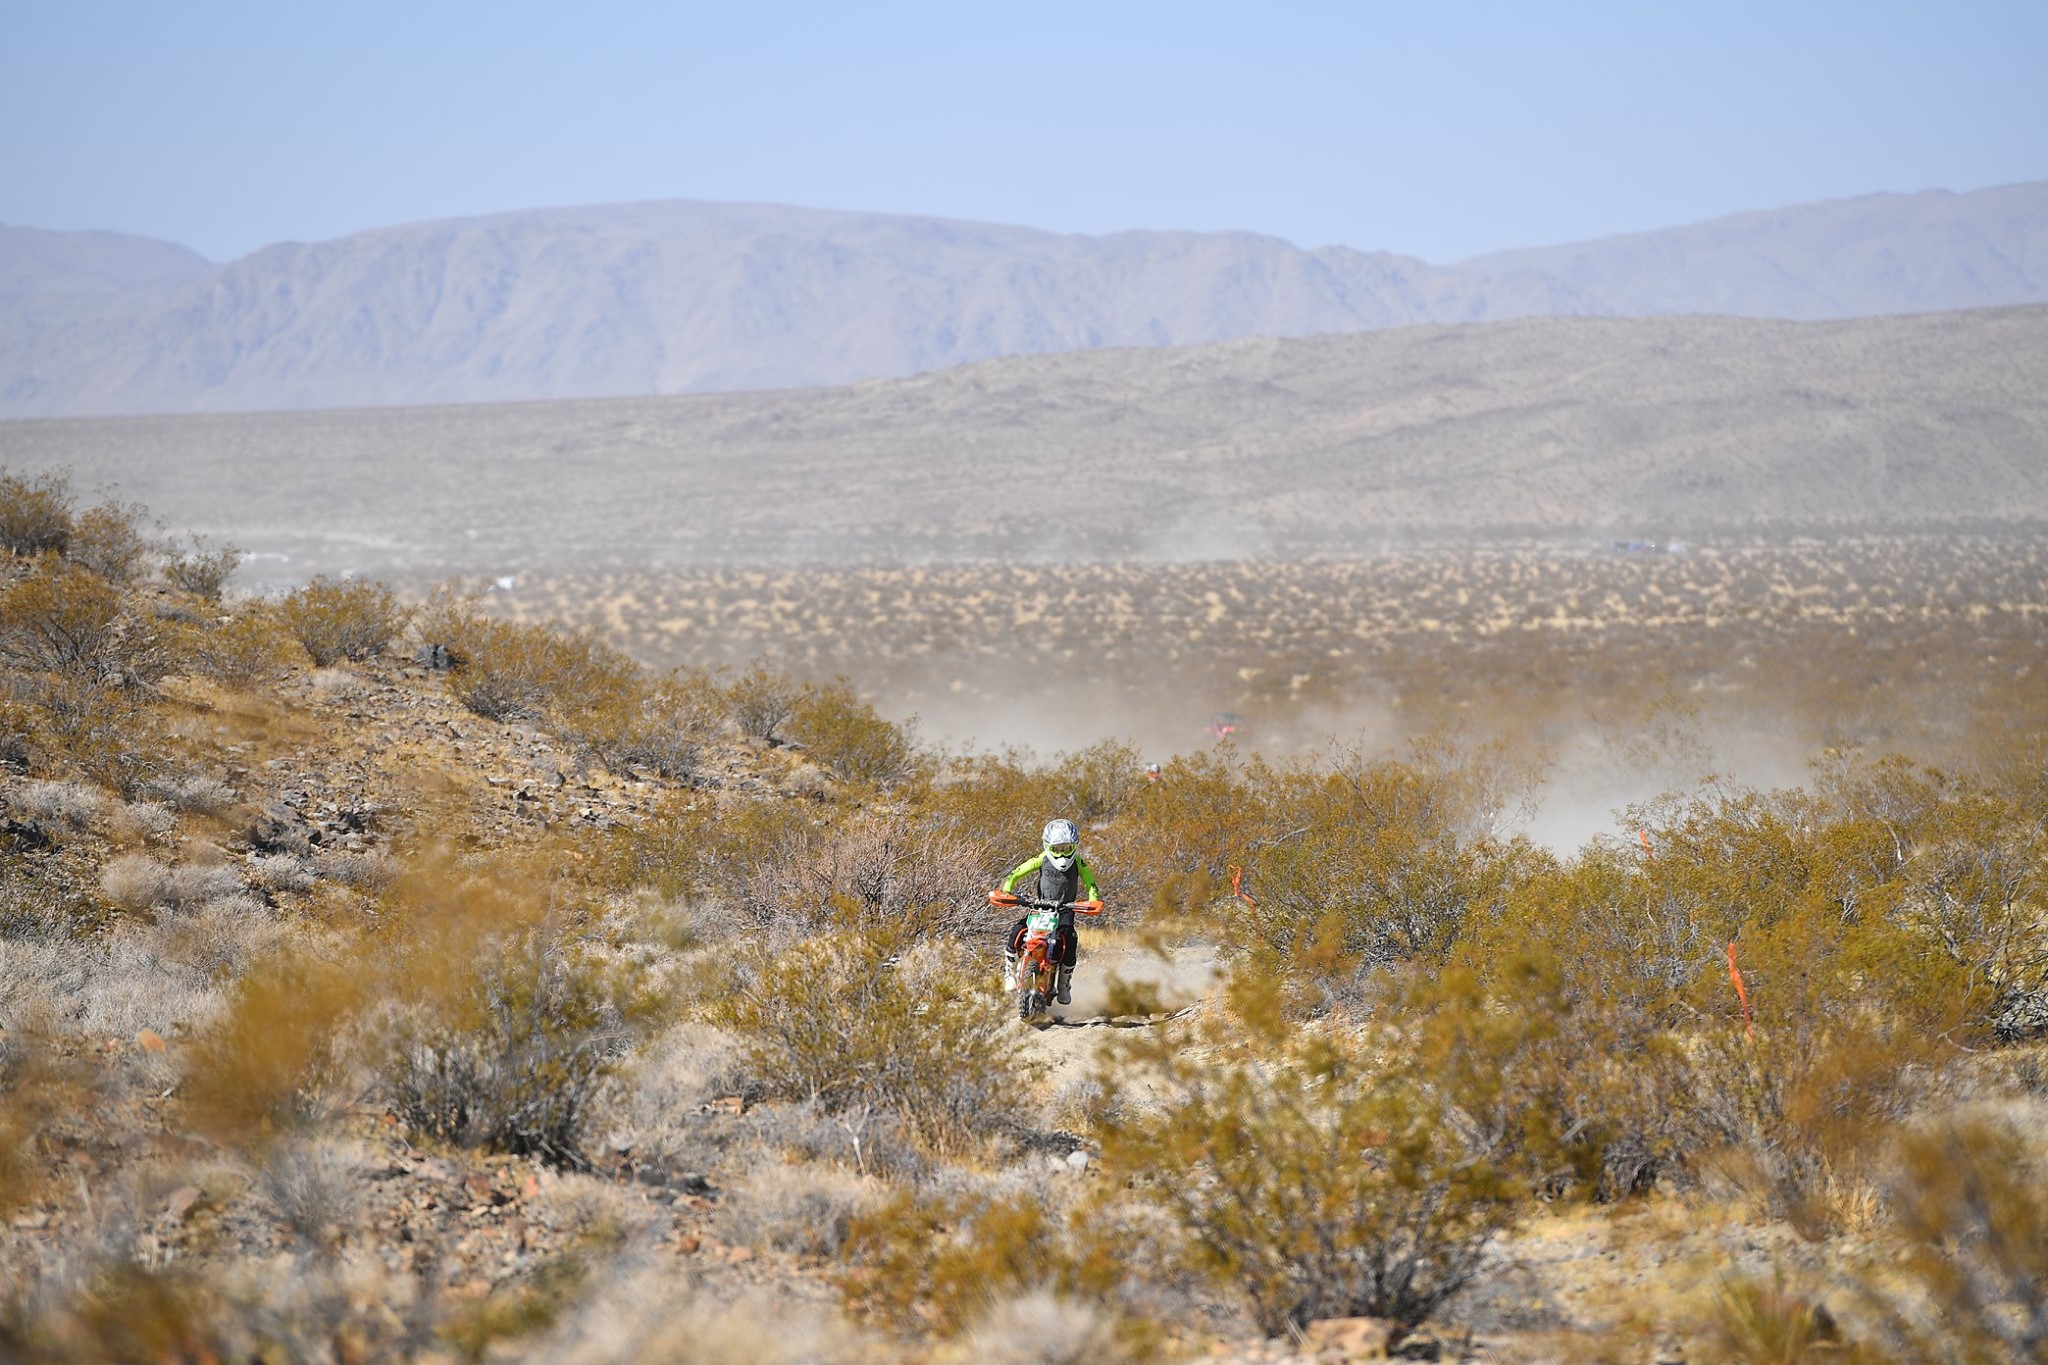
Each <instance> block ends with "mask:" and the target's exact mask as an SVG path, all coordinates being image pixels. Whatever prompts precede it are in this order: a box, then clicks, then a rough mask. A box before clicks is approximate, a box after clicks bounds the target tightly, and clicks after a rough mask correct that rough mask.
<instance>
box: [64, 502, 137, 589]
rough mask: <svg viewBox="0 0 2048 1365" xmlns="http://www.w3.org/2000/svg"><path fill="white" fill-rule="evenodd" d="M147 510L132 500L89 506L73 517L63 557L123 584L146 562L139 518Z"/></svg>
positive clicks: (117, 583)
mask: <svg viewBox="0 0 2048 1365" xmlns="http://www.w3.org/2000/svg"><path fill="white" fill-rule="evenodd" d="M148 515H149V514H148V511H147V510H146V509H145V508H143V507H142V506H140V505H139V504H135V503H119V502H106V503H101V504H99V505H98V506H96V507H88V508H86V509H85V510H84V511H83V512H80V513H79V514H78V515H77V516H76V517H74V518H73V519H72V524H71V539H70V543H69V544H68V545H66V546H65V547H64V557H65V558H66V559H68V560H70V561H71V562H72V563H73V564H76V565H78V566H79V567H80V568H84V569H90V570H92V572H94V573H96V574H98V575H99V576H100V577H101V578H104V579H106V580H107V581H108V582H109V583H113V584H116V585H126V584H128V583H131V582H133V581H134V580H135V578H136V577H137V576H138V575H139V574H140V573H141V572H142V569H143V566H144V565H145V564H146V563H147V562H148V559H149V553H150V543H149V538H148V537H147V536H145V535H144V534H143V533H142V527H141V522H142V520H143V519H144V518H145V517H147V516H148Z"/></svg>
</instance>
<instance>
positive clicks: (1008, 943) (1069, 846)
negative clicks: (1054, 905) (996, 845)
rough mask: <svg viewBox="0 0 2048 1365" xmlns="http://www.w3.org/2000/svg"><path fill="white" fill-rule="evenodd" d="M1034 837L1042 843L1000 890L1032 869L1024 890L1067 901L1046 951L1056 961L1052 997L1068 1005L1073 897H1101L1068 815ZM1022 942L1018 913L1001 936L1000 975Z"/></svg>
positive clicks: (1012, 967) (1008, 974) (1009, 971)
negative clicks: (1032, 883) (1032, 881)
mask: <svg viewBox="0 0 2048 1365" xmlns="http://www.w3.org/2000/svg"><path fill="white" fill-rule="evenodd" d="M1039 838H1040V842H1041V843H1042V844H1043V845H1044V847H1043V848H1041V849H1040V850H1039V851H1038V852H1037V853H1036V854H1033V855H1032V856H1031V857H1029V858H1026V859H1025V860H1024V861H1023V862H1021V863H1018V864H1017V866H1015V867H1014V868H1012V869H1010V875H1009V876H1007V877H1005V878H1003V890H1005V891H1008V892H1012V893H1015V892H1016V891H1017V888H1018V886H1019V885H1020V884H1023V883H1025V882H1026V881H1027V880H1028V879H1030V878H1031V877H1032V876H1033V874H1034V873H1035V874H1036V876H1037V881H1036V884H1035V887H1034V886H1026V887H1025V889H1024V891H1023V894H1024V895H1027V896H1036V897H1037V898H1038V899H1039V900H1042V901H1056V902H1058V903H1059V904H1060V905H1062V906H1066V907H1068V908H1066V909H1063V910H1061V911H1060V912H1059V927H1058V928H1057V929H1056V930H1054V932H1053V942H1052V949H1051V957H1052V960H1053V961H1054V962H1055V963H1057V964H1058V967H1059V970H1058V971H1057V972H1056V973H1055V974H1054V978H1053V992H1054V998H1055V999H1057V1000H1058V1001H1059V1002H1060V1003H1061V1004H1062V1005H1071V1004H1073V1003H1074V997H1073V985H1074V961H1075V959H1076V957H1078V956H1079V951H1080V945H1079V943H1078V942H1077V940H1076V935H1075V933H1074V911H1073V909H1072V907H1073V904H1074V902H1075V901H1092V900H1100V899H1101V895H1100V893H1099V892H1098V891H1097V890H1096V888H1095V872H1094V870H1093V869H1091V868H1090V867H1089V866H1088V860H1087V859H1085V858H1083V857H1082V856H1081V833H1080V831H1079V830H1077V829H1075V828H1074V822H1073V821H1072V820H1052V821H1048V822H1047V823H1046V826H1045V832H1044V833H1043V834H1042V835H1040V836H1039ZM1083 892H1086V894H1085V895H1084V894H1083ZM1023 945H1024V920H1023V919H1019V920H1018V921H1017V922H1016V923H1015V924H1013V925H1011V926H1010V932H1009V936H1008V937H1007V938H1005V939H1004V940H1003V966H1004V969H1005V973H1004V979H1005V980H1011V979H1014V978H1015V976H1016V974H1017V954H1018V952H1019V951H1021V949H1022V948H1023Z"/></svg>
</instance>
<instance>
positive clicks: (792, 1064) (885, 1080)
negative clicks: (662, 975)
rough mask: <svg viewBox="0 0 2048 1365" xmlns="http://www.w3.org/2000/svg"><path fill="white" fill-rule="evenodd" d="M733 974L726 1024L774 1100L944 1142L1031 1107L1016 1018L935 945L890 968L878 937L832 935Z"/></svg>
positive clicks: (741, 961)
mask: <svg viewBox="0 0 2048 1365" xmlns="http://www.w3.org/2000/svg"><path fill="white" fill-rule="evenodd" d="M734 972H735V980H734V988H733V991H732V994H731V995H730V997H729V998H728V999H727V1000H726V1001H725V1002H724V1003H723V1004H722V1005H721V1006H720V1007H719V1010H718V1016H719V1019H718V1021H719V1022H720V1023H722V1024H724V1025H726V1026H728V1027H730V1028H732V1029H733V1030H734V1031H735V1032H736V1033H737V1034H738V1035H739V1036H740V1038H741V1040H742V1043H743V1045H744V1047H745V1049H746V1058H747V1064H748V1066H749V1068H750V1070H751V1071H752V1073H753V1074H754V1075H755V1076H756V1077H757V1078H758V1079H759V1080H760V1081H761V1083H762V1084H763V1085H764V1086H765V1087H766V1088H767V1089H768V1090H769V1092H770V1093H772V1094H774V1095H777V1096H781V1097H784V1098H788V1099H796V1100H807V1101H810V1102H812V1103H815V1104H818V1105H820V1106H822V1107H823V1108H825V1109H827V1110H829V1111H832V1112H841V1111H844V1110H847V1109H851V1108H855V1107H859V1106H866V1107H868V1108H871V1109H875V1110H881V1111H885V1112H891V1113H897V1114H900V1115H901V1116H902V1117H903V1118H904V1119H905V1121H906V1122H908V1123H909V1124H911V1125H912V1126H913V1127H914V1128H915V1129H916V1130H917V1131H918V1132H919V1133H920V1134H922V1135H923V1136H924V1137H925V1138H926V1139H927V1140H928V1141H931V1142H934V1143H937V1144H940V1145H945V1144H949V1143H954V1142H957V1141H958V1140H960V1139H961V1138H963V1137H965V1136H966V1135H968V1134H971V1133H975V1132H981V1131H986V1130H988V1129H989V1128H991V1127H995V1126H999V1125H1001V1124H1004V1123H1006V1122H1010V1121H1013V1120H1014V1118H1015V1117H1016V1116H1017V1115H1018V1114H1019V1113H1020V1112H1021V1111H1022V1110H1023V1109H1024V1107H1025V1106H1026V1105H1028V1103H1029V1096H1028V1094H1027V1093H1026V1089H1025V1087H1026V1084H1027V1077H1026V1075H1025V1073H1024V1072H1023V1071H1022V1070H1021V1069H1020V1064H1019V1062H1018V1060H1017V1057H1016V1052H1015V1049H1014V1047H1013V1046H1012V1044H1011V1040H1010V1033H1009V1030H1008V1029H1006V1028H1005V1027H1004V1025H1005V1023H1006V1021H1007V1017H1008V1015H1007V1011H1005V1010H1004V1009H1003V1008H1001V1004H1000V1002H998V1001H996V1000H994V999H992V998H991V997H990V996H989V995H988V993H987V992H986V990H985V989H977V988H976V986H975V985H974V983H973V982H972V981H970V979H969V978H968V977H966V976H965V975H963V974H962V973H961V971H959V970H958V969H956V968H955V967H954V966H952V965H951V964H950V963H949V962H948V961H947V959H945V958H944V957H942V956H940V955H938V954H936V953H934V952H932V951H930V950H928V949H927V950H923V951H920V952H917V953H910V954H906V955H904V956H903V957H902V958H901V959H896V960H892V959H891V958H890V957H889V953H888V947H887V945H886V944H884V943H881V942H878V941H877V940H876V939H875V938H874V937H872V936H869V935H866V934H858V933H828V934H820V935H817V936H816V937H813V938H809V939H806V940H803V941H800V942H798V943H796V944H794V945H792V946H791V947H790V948H788V949H787V950H786V951H784V952H782V953H780V954H772V955H771V953H770V952H769V951H768V950H767V949H765V948H763V947H760V946H752V947H749V948H747V949H745V950H742V952H741V953H740V954H739V955H738V959H737V961H736V962H735V964H734Z"/></svg>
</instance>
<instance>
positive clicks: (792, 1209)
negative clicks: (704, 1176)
mask: <svg viewBox="0 0 2048 1365" xmlns="http://www.w3.org/2000/svg"><path fill="white" fill-rule="evenodd" d="M880 1198H881V1186H880V1185H879V1183H878V1182H876V1181H874V1180H871V1179H868V1178H865V1177H862V1176H859V1175H855V1174H853V1173H852V1172H850V1171H844V1170H837V1169H834V1168H833V1167H830V1166H810V1165H802V1166H792V1165H788V1164H786V1163H782V1162H776V1163H772V1164H768V1165H762V1166H757V1167H755V1168H754V1169H753V1170H752V1171H751V1172H749V1173H748V1175H747V1177H746V1179H744V1180H743V1181H741V1182H740V1183H739V1184H738V1185H737V1186H736V1187H733V1188H730V1189H728V1190H727V1191H726V1194H725V1197H724V1198H723V1199H722V1200H720V1201H719V1208H718V1219H717V1226H718V1230H719V1234H720V1235H721V1236H723V1237H725V1238H727V1239H728V1240H730V1241H734V1242H739V1243H742V1244H744V1245H746V1246H751V1247H754V1248H756V1249H758V1250H761V1251H782V1252H788V1253H790V1254H792V1255H796V1256H817V1257H824V1258H827V1259H830V1258H833V1257H836V1256H838V1255H839V1253H840V1251H841V1250H842V1249H843V1248H844V1247H845V1246H846V1243H847V1239H848V1237H849V1236H850V1235H851V1233H852V1229H853V1224H854V1220H855V1219H857V1218H859V1217H860V1216H861V1215H862V1214H863V1213H865V1212H867V1211H868V1210H869V1209H871V1208H873V1207H874V1206H875V1205H876V1204H878V1203H879V1202H880Z"/></svg>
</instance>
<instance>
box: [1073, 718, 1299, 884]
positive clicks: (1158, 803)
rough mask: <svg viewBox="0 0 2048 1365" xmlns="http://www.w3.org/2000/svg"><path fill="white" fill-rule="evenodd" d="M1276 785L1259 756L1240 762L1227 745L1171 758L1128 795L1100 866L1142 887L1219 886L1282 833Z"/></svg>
mask: <svg viewBox="0 0 2048 1365" xmlns="http://www.w3.org/2000/svg"><path fill="white" fill-rule="evenodd" d="M1278 781H1279V778H1278V775H1277V774H1276V773H1275V772H1274V771H1273V770H1272V769H1271V768H1270V767H1268V766H1267V765H1266V764H1265V763H1264V762H1263V761H1262V760H1261V759H1259V758H1258V757H1257V756H1252V757H1250V758H1242V757H1240V756H1239V755H1237V754H1236V753H1235V752H1233V751H1231V750H1230V749H1229V748H1227V747H1224V748H1220V749H1215V750H1204V751H1202V752H1200V753H1196V754H1184V755H1180V756H1177V757H1175V758H1174V759H1173V761H1172V762H1170V763H1167V764H1165V765H1163V767H1162V769H1161V771H1160V773H1159V777H1158V780H1156V781H1150V782H1146V783H1145V784H1144V785H1143V786H1141V787H1139V788H1138V789H1137V790H1136V791H1134V792H1133V793H1131V796H1130V798H1129V800H1128V802H1127V803H1126V813H1125V816H1124V818H1123V819H1121V820H1120V821H1119V822H1118V824H1117V827H1116V829H1115V830H1113V831H1112V832H1111V833H1112V837H1113V840H1114V842H1113V844H1112V845H1111V846H1110V847H1107V848H1105V849H1104V850H1103V855H1102V859H1101V861H1102V862H1103V863H1104V865H1106V866H1115V867H1119V868H1121V869H1122V870H1123V871H1122V875H1124V876H1125V877H1127V878H1129V879H1131V880H1133V881H1135V882H1136V883H1137V884H1138V885H1140V886H1150V887H1159V888H1164V887H1167V886H1169V885H1173V884H1180V885H1185V884H1186V881H1187V879H1190V878H1200V879H1202V880H1203V881H1204V883H1205V884H1206V885H1210V886H1214V887H1222V886H1225V885H1227V884H1228V881H1229V875H1230V873H1229V869H1230V865H1231V864H1232V863H1239V864H1241V863H1242V862H1243V860H1244V857H1245V853H1246V851H1247V850H1250V849H1253V848H1257V847H1261V846H1263V845H1264V844H1265V843H1267V842H1268V841H1270V840H1272V839H1274V838H1276V837H1278V836H1279V835H1281V834H1283V833H1285V832H1286V830H1287V828H1288V827H1287V826H1285V825H1280V824H1277V823H1276V821H1277V820H1278V819H1279V812H1278V809H1277V807H1276V804H1275V802H1274V796H1275V791H1276V785H1277V783H1278ZM1091 861H1092V859H1091ZM1161 908H1168V907H1161ZM1193 908H1196V909H1199V910H1201V911H1204V912H1206V911H1208V910H1210V909H1211V908H1212V907H1210V906H1208V905H1202V906H1199V907H1193Z"/></svg>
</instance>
